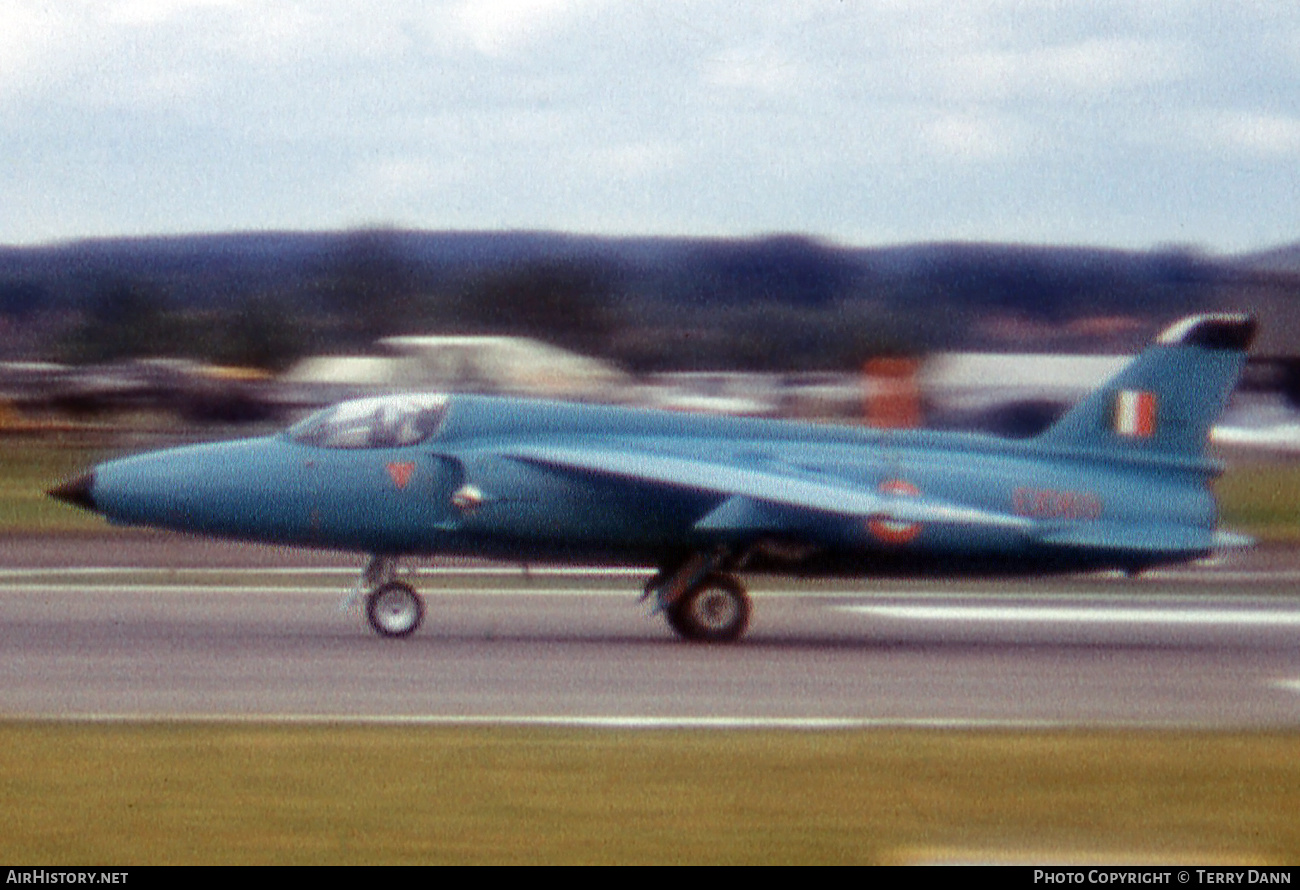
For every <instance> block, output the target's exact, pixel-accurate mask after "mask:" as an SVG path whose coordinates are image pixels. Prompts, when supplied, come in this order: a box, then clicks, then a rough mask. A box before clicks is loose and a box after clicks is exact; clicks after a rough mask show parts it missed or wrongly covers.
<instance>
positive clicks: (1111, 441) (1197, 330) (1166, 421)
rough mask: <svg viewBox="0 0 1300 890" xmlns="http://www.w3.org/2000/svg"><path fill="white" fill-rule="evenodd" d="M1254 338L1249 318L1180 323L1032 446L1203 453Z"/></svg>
mask: <svg viewBox="0 0 1300 890" xmlns="http://www.w3.org/2000/svg"><path fill="white" fill-rule="evenodd" d="M1254 336H1255V319H1254V318H1252V317H1251V316H1249V315H1242V314H1235V313H1233V314H1229V313H1221V314H1213V315H1194V316H1191V317H1188V318H1184V319H1183V320H1182V321H1180V322H1178V323H1176V324H1174V325H1171V326H1170V327H1169V328H1167V329H1166V330H1165V331H1164V333H1162V334H1161V335H1160V337H1159V338H1158V339H1157V340H1156V342H1155V343H1154V344H1152V345H1151V346H1149V347H1148V348H1147V349H1146V350H1145V351H1143V352H1142V354H1141V355H1139V356H1138V357H1137V358H1136V359H1134V360H1133V361H1132V362H1131V363H1130V364H1129V365H1128V366H1126V367H1125V368H1124V369H1123V370H1122V371H1120V372H1119V373H1118V374H1116V375H1115V377H1113V378H1112V379H1111V380H1109V381H1107V382H1106V383H1105V384H1103V385H1102V386H1101V387H1100V388H1099V389H1097V390H1094V391H1093V392H1092V393H1090V394H1089V395H1088V396H1087V397H1086V398H1084V400H1083V401H1081V402H1079V404H1077V405H1075V406H1074V407H1073V408H1071V409H1070V410H1069V411H1068V412H1066V414H1065V416H1064V417H1062V418H1061V419H1060V420H1059V421H1057V422H1056V424H1055V425H1053V426H1052V427H1050V428H1049V429H1048V430H1046V431H1045V432H1044V433H1043V434H1042V435H1040V436H1039V437H1038V439H1037V440H1036V441H1037V442H1038V443H1039V444H1041V445H1043V446H1044V447H1048V448H1053V449H1070V450H1075V449H1078V450H1086V451H1100V452H1106V453H1110V454H1119V455H1124V454H1129V455H1134V456H1151V457H1170V458H1196V457H1200V456H1203V455H1204V454H1205V443H1206V440H1207V439H1208V437H1209V433H1210V427H1211V426H1213V424H1214V422H1215V421H1216V420H1217V419H1218V417H1219V414H1221V413H1222V411H1223V406H1224V405H1225V404H1226V403H1227V401H1228V395H1229V394H1230V393H1231V392H1232V390H1233V387H1235V386H1236V385H1237V378H1238V377H1239V376H1240V375H1241V368H1242V365H1243V364H1244V363H1245V360H1246V350H1247V349H1248V348H1249V347H1250V342H1251V340H1252V339H1253V338H1254Z"/></svg>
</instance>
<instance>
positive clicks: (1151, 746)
mask: <svg viewBox="0 0 1300 890" xmlns="http://www.w3.org/2000/svg"><path fill="white" fill-rule="evenodd" d="M0 763H3V766H4V769H3V780H0V789H2V790H0V802H2V804H3V806H2V807H0V813H3V815H2V816H0V819H3V822H4V825H3V830H0V858H4V859H6V860H8V861H10V862H41V863H48V864H72V863H83V864H84V863H105V864H112V865H126V864H135V865H140V864H151V863H152V864H157V863H286V864H287V863H321V864H325V863H369V862H392V863H398V862H403V863H607V862H612V863H634V862H658V863H717V864H726V863H832V862H835V863H838V862H850V863H881V862H900V861H915V860H924V859H927V858H942V857H944V856H946V855H963V854H964V855H971V856H977V857H986V858H990V859H998V858H1000V857H1017V856H1021V857H1024V856H1029V857H1033V856H1038V857H1041V858H1044V859H1055V860H1057V861H1060V860H1064V859H1067V858H1071V857H1073V858H1075V859H1078V858H1080V857H1082V858H1092V859H1094V860H1101V861H1116V860H1118V859H1129V860H1132V859H1138V860H1148V861H1151V860H1157V859H1161V860H1165V861H1169V860H1173V861H1182V862H1206V861H1233V862H1279V861H1280V862H1295V861H1297V860H1300V817H1297V815H1296V813H1297V812H1300V781H1297V780H1298V779H1300V765H1298V764H1300V736H1296V735H1293V734H1253V735H1244V734H1242V735H1236V734H1217V733H1205V732H1203V733H1192V732H1188V733H1168V732H1136V733H1133V732H1130V733H1119V732H1047V733H1034V734H1029V735H1025V734H1013V733H999V732H940V731H935V732H922V731H880V732H842V733H841V732H827V733H799V732H757V731H755V732H718V731H699V732H688V731H675V732H667V731H665V732H613V731H609V732H601V731H577V730H572V731H570V730H560V729H555V730H538V729H532V730H526V729H489V728H480V729H445V728H422V727H365V726H297V727H276V726H272V725H233V724H186V723H180V724H140V725H131V724H110V725H81V724H62V723H9V724H0Z"/></svg>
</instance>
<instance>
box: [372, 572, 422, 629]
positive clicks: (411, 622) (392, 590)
mask: <svg viewBox="0 0 1300 890" xmlns="http://www.w3.org/2000/svg"><path fill="white" fill-rule="evenodd" d="M366 620H368V621H369V622H370V626H371V627H373V628H374V629H375V633H377V634H379V635H380V636H381V637H409V636H410V635H411V634H413V633H415V630H416V628H418V627H419V626H420V622H421V621H423V620H424V600H423V599H421V598H420V595H419V594H418V593H416V592H415V589H414V588H412V587H411V585H409V584H404V583H402V582H401V581H390V582H388V583H387V584H383V585H381V586H379V587H376V588H375V589H374V590H373V591H371V592H370V595H369V596H367V597H366Z"/></svg>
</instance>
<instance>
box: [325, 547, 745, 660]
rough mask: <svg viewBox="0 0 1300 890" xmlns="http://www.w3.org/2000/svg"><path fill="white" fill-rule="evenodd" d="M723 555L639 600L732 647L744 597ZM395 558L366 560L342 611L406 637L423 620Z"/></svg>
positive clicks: (685, 631) (678, 572)
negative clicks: (361, 613) (357, 612)
mask: <svg viewBox="0 0 1300 890" xmlns="http://www.w3.org/2000/svg"><path fill="white" fill-rule="evenodd" d="M733 567H734V565H733V563H732V561H731V560H730V559H729V558H728V555H727V554H726V553H725V552H717V553H697V554H694V555H692V556H690V557H687V558H686V559H684V560H683V561H682V562H680V563H678V564H676V565H674V566H671V567H669V568H665V569H664V570H663V571H661V572H660V573H659V574H658V575H656V576H655V577H654V578H652V579H650V581H649V582H648V583H647V584H646V587H645V594H644V596H643V597H642V598H643V599H653V601H654V608H655V611H656V612H663V613H664V617H665V618H666V619H667V621H668V626H669V627H671V628H672V629H673V630H674V631H675V632H676V633H677V635H678V636H680V637H681V638H682V639H684V640H690V641H691V642H695V643H732V642H735V641H736V640H738V639H740V638H741V637H742V636H743V635H744V633H745V630H746V629H747V628H748V627H749V613H750V602H749V594H748V593H746V592H745V588H744V587H743V586H742V585H741V583H740V582H739V581H737V580H736V578H735V577H734V576H733V575H731V574H728V573H727V571H726V569H727V568H733ZM400 569H401V566H400V564H399V562H398V560H397V559H396V558H395V557H391V556H372V557H371V558H370V562H368V563H367V564H366V568H365V570H364V571H363V572H362V573H361V577H360V578H359V579H358V580H357V583H356V586H355V587H354V588H353V589H352V591H351V592H350V593H349V594H348V596H347V597H346V598H345V599H344V600H343V603H342V608H343V610H344V611H347V610H348V609H350V608H351V607H352V606H354V605H356V604H357V603H358V602H363V603H364V605H365V612H366V620H367V621H369V622H370V626H371V627H372V628H373V629H374V631H375V633H377V634H379V635H380V636H381V637H408V636H410V635H411V634H413V633H415V631H416V630H417V629H418V628H419V627H420V623H421V622H422V621H423V620H424V599H423V598H422V597H421V596H420V595H419V594H418V593H416V592H415V588H414V587H412V586H411V585H410V584H409V583H407V582H406V581H405V580H402V579H399V577H398V574H399V571H400Z"/></svg>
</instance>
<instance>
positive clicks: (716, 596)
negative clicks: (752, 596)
mask: <svg viewBox="0 0 1300 890" xmlns="http://www.w3.org/2000/svg"><path fill="white" fill-rule="evenodd" d="M749 610H750V607H749V594H747V593H745V588H744V587H742V586H741V585H740V582H739V581H737V580H736V579H735V578H732V577H731V576H729V575H710V576H709V577H708V578H705V579H704V580H703V581H701V582H700V583H699V584H697V585H696V586H695V587H693V588H692V589H690V590H688V591H686V592H685V593H683V594H682V595H681V596H680V597H679V598H678V599H677V602H675V603H673V604H672V605H671V606H669V607H668V610H667V617H668V626H669V627H671V628H672V629H673V630H675V631H676V632H677V634H678V635H679V636H680V637H681V638H682V639H684V640H690V641H691V642H694V643H734V642H735V641H736V640H738V639H740V638H741V636H743V635H744V633H745V629H746V628H747V627H749Z"/></svg>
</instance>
